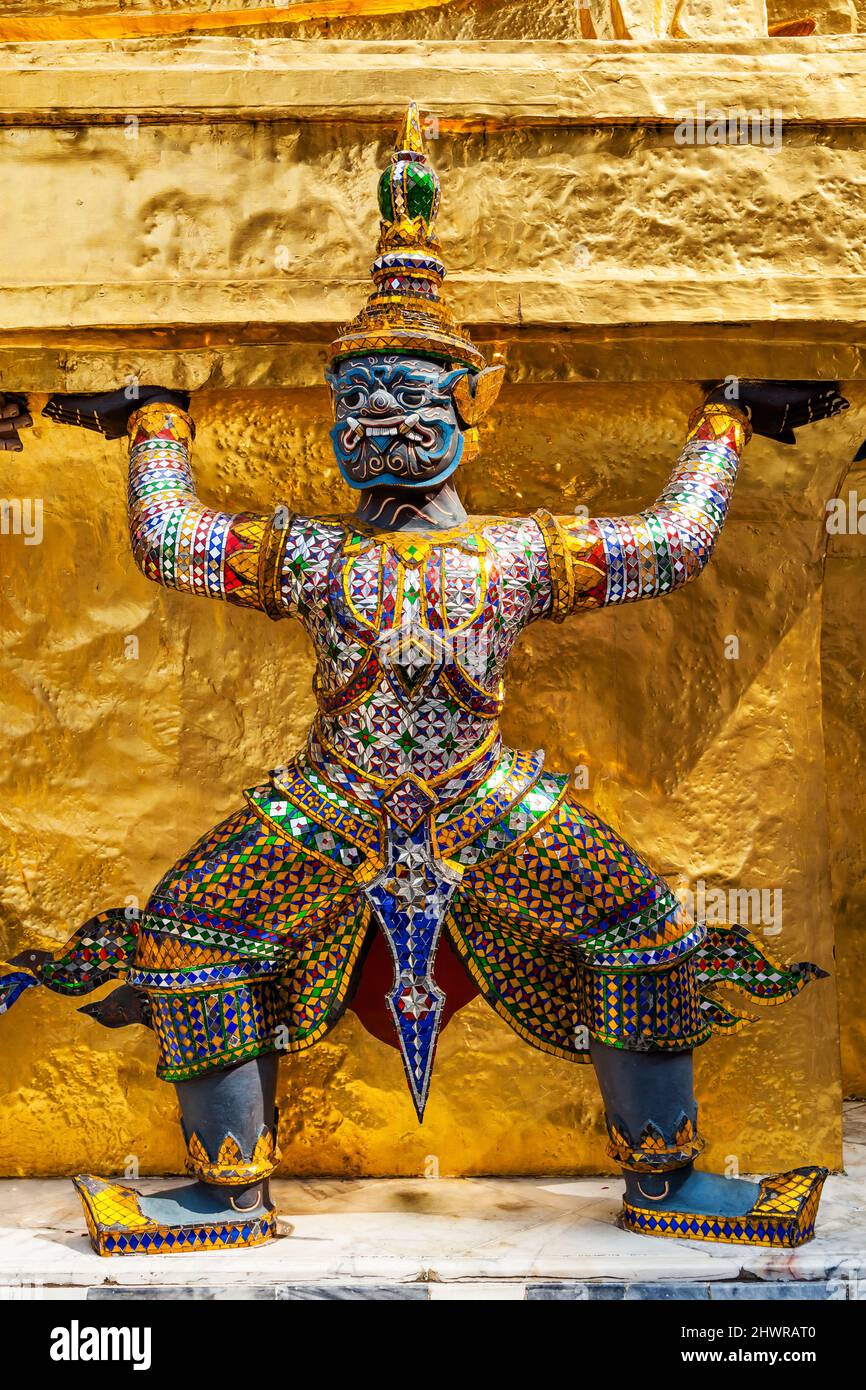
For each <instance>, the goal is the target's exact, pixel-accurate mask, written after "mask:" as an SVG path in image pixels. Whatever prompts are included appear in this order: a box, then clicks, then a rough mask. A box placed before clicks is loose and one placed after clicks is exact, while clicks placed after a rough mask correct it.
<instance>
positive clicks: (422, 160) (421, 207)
mask: <svg viewBox="0 0 866 1390" xmlns="http://www.w3.org/2000/svg"><path fill="white" fill-rule="evenodd" d="M378 198H379V211H380V212H381V214H382V217H383V219H384V221H385V222H390V223H394V222H401V221H403V220H404V219H409V220H410V221H414V219H415V218H416V217H423V219H424V221H425V222H427V223H428V224H432V223H433V222H434V221H435V218H436V214H437V212H438V211H439V179H438V178H437V176H436V172H435V170H434V169H432V168H431V167H430V165H429V163H428V161H427V153H426V151H425V149H424V136H423V134H422V131H421V117H420V116H419V114H418V107H417V106H416V104H415V102H414V101H413V102H411V103H410V105H409V109H408V111H407V112H406V117H405V119H404V121H403V124H402V126H401V127H400V130H399V132H398V134H397V140H396V143H395V145H394V153H393V154H392V155H391V162H390V163H389V165H388V167H387V169H385V170H383V172H382V175H381V177H380V179H379V188H378Z"/></svg>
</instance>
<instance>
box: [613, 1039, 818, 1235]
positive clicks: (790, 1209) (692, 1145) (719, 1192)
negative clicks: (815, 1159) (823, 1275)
mask: <svg viewBox="0 0 866 1390" xmlns="http://www.w3.org/2000/svg"><path fill="white" fill-rule="evenodd" d="M590 1053H591V1056H592V1061H593V1065H594V1066H595V1072H596V1076H597V1077H598V1082H599V1086H600V1088H601V1093H602V1098H603V1100H604V1107H605V1113H606V1117H607V1125H608V1132H609V1134H610V1147H609V1150H608V1152H609V1153H610V1155H611V1157H612V1158H613V1159H614V1160H615V1161H616V1162H617V1163H618V1164H619V1165H620V1167H621V1168H622V1171H623V1177H624V1178H625V1194H624V1197H623V1210H622V1218H621V1221H622V1225H623V1226H624V1227H625V1228H626V1229H627V1230H631V1231H638V1232H640V1233H641V1234H643V1235H655V1236H681V1237H685V1238H687V1239H692V1240H715V1241H731V1242H734V1243H741V1244H747V1245H768V1246H786V1247H790V1246H796V1245H802V1244H803V1243H804V1241H807V1240H809V1239H811V1237H812V1235H813V1233H814V1227H815V1217H816V1215H817V1211H818V1203H819V1201H820V1197H821V1189H822V1187H823V1185H824V1179H825V1178H826V1176H827V1170H826V1168H817V1167H808V1168H795V1169H793V1170H792V1171H791V1172H789V1173H781V1174H778V1175H776V1176H775V1177H772V1178H765V1179H764V1180H763V1181H762V1182H760V1183H756V1182H746V1181H743V1180H742V1179H740V1178H732V1177H731V1178H728V1177H724V1176H722V1175H721V1174H718V1173H706V1172H702V1171H699V1170H698V1169H697V1168H695V1159H696V1158H697V1156H698V1155H699V1154H700V1152H701V1150H702V1148H703V1141H702V1139H701V1137H700V1134H699V1131H698V1122H697V1103H696V1101H695V1092H694V1081H693V1075H692V1057H693V1053H692V1052H691V1051H683V1052H634V1051H627V1050H625V1049H623V1048H617V1047H611V1046H607V1045H605V1044H604V1043H600V1042H598V1041H596V1040H595V1039H593V1040H592V1041H591V1043H590Z"/></svg>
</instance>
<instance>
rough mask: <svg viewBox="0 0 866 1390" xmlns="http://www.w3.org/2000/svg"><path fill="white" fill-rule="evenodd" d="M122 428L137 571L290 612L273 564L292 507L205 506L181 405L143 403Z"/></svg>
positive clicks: (206, 593)
mask: <svg viewBox="0 0 866 1390" xmlns="http://www.w3.org/2000/svg"><path fill="white" fill-rule="evenodd" d="M127 432H128V435H129V536H130V541H131V543H132V553H133V555H134V557H135V562H136V564H137V565H138V567H139V569H140V570H141V572H142V574H144V575H145V577H146V578H147V579H152V580H153V581H154V582H155V583H157V584H164V585H165V586H166V588H169V589H178V590H179V591H181V592H182V593H188V594H199V595H202V596H203V597H205V598H218V599H225V600H226V602H228V603H235V604H240V605H241V606H242V607H245V608H256V609H260V610H262V611H264V612H266V613H269V614H270V616H271V617H274V618H277V617H285V616H287V615H288V613H289V611H290V607H289V604H288V602H287V599H286V594H285V590H284V589H283V588H281V587H280V586H279V585H278V583H277V567H278V565H279V560H280V556H281V554H282V552H283V549H284V546H285V541H286V531H287V529H288V528H289V527H290V526H291V520H292V519H291V517H290V516H289V514H288V513H287V512H285V510H284V509H278V511H277V512H276V513H274V514H273V515H270V516H268V515H265V514H264V513H257V512H237V513H228V512H222V511H214V510H212V509H211V508H210V507H206V506H204V505H203V503H202V502H200V501H199V498H198V496H197V494H196V490H195V480H194V478H193V472H192V466H191V462H190V448H191V443H192V438H193V423H192V419H191V417H190V415H189V414H188V413H187V412H186V411H185V410H183V409H181V408H180V407H178V406H175V405H171V404H166V403H159V402H151V403H148V404H146V405H144V406H142V407H141V408H140V409H139V410H136V411H134V412H133V413H132V415H131V416H130V417H129V422H128V425H127Z"/></svg>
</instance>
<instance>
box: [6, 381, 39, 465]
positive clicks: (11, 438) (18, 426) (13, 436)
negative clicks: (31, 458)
mask: <svg viewBox="0 0 866 1390" xmlns="http://www.w3.org/2000/svg"><path fill="white" fill-rule="evenodd" d="M32 424H33V416H32V415H31V414H30V411H29V410H28V407H27V397H26V396H19V395H9V394H5V395H3V394H0V450H5V451H6V452H7V453H11V454H20V452H21V450H22V449H23V448H24V445H23V444H22V442H21V438H20V435H19V430H25V429H29V427H30V426H31V425H32Z"/></svg>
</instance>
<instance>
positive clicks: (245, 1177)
mask: <svg viewBox="0 0 866 1390" xmlns="http://www.w3.org/2000/svg"><path fill="white" fill-rule="evenodd" d="M277 1060H278V1059H277V1057H276V1056H274V1055H273V1054H271V1055H269V1056H266V1057H257V1058H255V1059H254V1060H252V1061H249V1062H243V1063H241V1064H240V1065H238V1066H235V1067H227V1068H224V1069H223V1070H220V1071H215V1072H210V1073H209V1074H208V1075H206V1076H202V1077H198V1078H197V1079H196V1080H194V1081H181V1082H178V1084H177V1087H176V1089H177V1094H178V1099H179V1101H180V1108H181V1115H182V1122H183V1131H184V1137H185V1139H186V1142H187V1160H186V1166H187V1171H188V1172H189V1173H191V1174H192V1176H193V1178H194V1179H195V1181H194V1182H187V1183H181V1184H179V1185H178V1186H176V1187H170V1188H167V1189H166V1190H165V1191H164V1192H157V1193H154V1194H153V1195H152V1196H150V1195H149V1196H142V1194H141V1193H140V1192H138V1191H136V1189H135V1188H132V1187H125V1186H122V1185H120V1184H119V1183H112V1182H107V1181H105V1180H104V1179H103V1178H94V1177H87V1176H81V1177H77V1178H74V1179H73V1182H74V1183H75V1187H76V1189H77V1191H78V1195H79V1196H80V1198H81V1201H82V1203H83V1206H84V1214H85V1217H86V1219H87V1229H88V1231H89V1233H90V1240H91V1244H92V1245H93V1248H94V1250H95V1251H96V1253H97V1254H98V1255H165V1254H171V1253H188V1252H190V1251H198V1250H227V1249H232V1248H235V1247H238V1246H246V1245H263V1244H264V1243H265V1242H266V1241H268V1240H270V1239H272V1237H273V1235H274V1231H275V1218H274V1209H273V1207H272V1206H271V1204H270V1201H269V1197H268V1178H269V1177H270V1175H271V1173H273V1171H274V1169H275V1167H276V1165H277V1163H278V1161H279V1151H278V1149H277V1146H276V1113H275V1109H274V1099H275V1094H276V1078H277Z"/></svg>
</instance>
